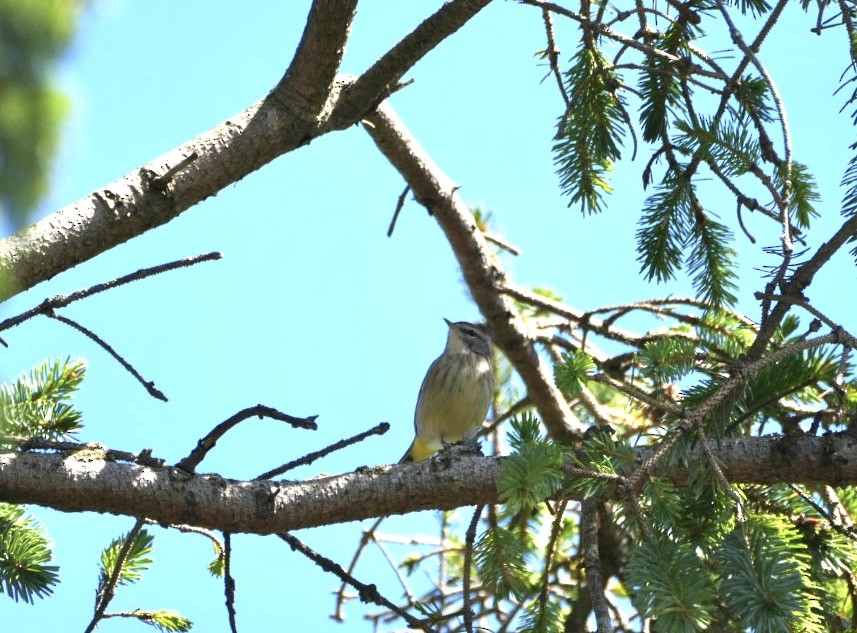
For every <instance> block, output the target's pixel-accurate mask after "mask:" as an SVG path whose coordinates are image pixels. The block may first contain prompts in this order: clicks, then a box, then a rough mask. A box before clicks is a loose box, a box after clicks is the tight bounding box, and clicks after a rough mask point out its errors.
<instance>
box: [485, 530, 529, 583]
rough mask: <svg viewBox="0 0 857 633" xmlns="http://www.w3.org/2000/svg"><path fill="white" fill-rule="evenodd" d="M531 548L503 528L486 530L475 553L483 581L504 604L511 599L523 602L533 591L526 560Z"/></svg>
mask: <svg viewBox="0 0 857 633" xmlns="http://www.w3.org/2000/svg"><path fill="white" fill-rule="evenodd" d="M526 553H527V548H526V547H525V545H524V543H522V541H521V539H520V537H519V536H518V535H517V534H514V533H513V532H511V531H510V530H508V529H506V528H503V527H495V528H491V529H489V530H486V531H485V533H484V534H483V535H482V537H481V538H480V539H479V541H478V542H477V543H476V546H475V547H474V550H473V560H474V562H475V563H476V568H477V570H478V571H479V578H480V579H481V580H482V582H483V583H484V584H485V585H486V586H488V587H489V588H490V589H491V590H492V591H493V592H494V593H495V594H496V595H497V597H498V598H500V599H501V600H505V599H507V598H508V597H509V596H510V595H513V596H515V598H516V599H518V600H520V599H521V598H523V597H524V596H525V595H527V593H528V592H529V591H530V589H531V588H530V586H529V582H528V581H529V575H528V571H527V565H526V562H525V560H524V557H525V555H526Z"/></svg>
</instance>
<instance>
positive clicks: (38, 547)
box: [0, 503, 59, 604]
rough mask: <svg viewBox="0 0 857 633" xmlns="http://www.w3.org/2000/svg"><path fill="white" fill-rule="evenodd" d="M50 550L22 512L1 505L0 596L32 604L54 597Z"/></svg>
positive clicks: (55, 577)
mask: <svg viewBox="0 0 857 633" xmlns="http://www.w3.org/2000/svg"><path fill="white" fill-rule="evenodd" d="M50 560H51V550H50V548H49V546H48V540H47V538H46V537H45V534H44V531H43V530H42V528H41V527H40V526H39V525H38V524H37V523H36V522H35V520H34V519H32V518H30V517H27V516H25V515H24V508H23V507H21V506H15V505H11V504H8V503H0V593H5V594H6V595H7V596H9V597H10V598H12V599H14V600H16V601H18V600H23V601H24V602H29V603H31V604H32V602H33V599H34V598H45V597H47V596H49V595H50V594H51V593H53V586H54V585H56V584H57V583H58V582H59V577H58V575H57V570H58V569H59V568H58V567H56V566H54V565H48V564H47V563H48V562H49V561H50Z"/></svg>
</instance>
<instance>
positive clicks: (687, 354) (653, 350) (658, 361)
mask: <svg viewBox="0 0 857 633" xmlns="http://www.w3.org/2000/svg"><path fill="white" fill-rule="evenodd" d="M640 361H641V362H642V364H643V372H644V374H645V376H646V377H647V378H650V379H651V380H652V381H654V382H656V383H665V382H671V381H674V380H679V379H680V378H683V377H684V376H686V375H687V374H688V373H690V372H691V371H692V370H693V369H694V367H695V365H696V341H694V340H692V339H689V338H684V337H678V336H675V337H665V338H659V339H655V340H654V341H649V342H648V343H646V344H645V345H644V347H643V351H642V353H641V354H640Z"/></svg>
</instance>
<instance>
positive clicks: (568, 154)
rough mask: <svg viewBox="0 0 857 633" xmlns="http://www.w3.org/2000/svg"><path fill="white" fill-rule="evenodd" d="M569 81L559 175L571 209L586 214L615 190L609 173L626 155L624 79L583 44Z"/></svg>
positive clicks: (558, 158) (560, 136)
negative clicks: (623, 153)
mask: <svg viewBox="0 0 857 633" xmlns="http://www.w3.org/2000/svg"><path fill="white" fill-rule="evenodd" d="M565 83H566V86H567V89H568V93H569V94H570V95H571V100H572V105H571V107H569V109H568V111H567V112H566V113H565V114H564V115H563V117H562V119H561V120H560V124H559V130H558V133H557V140H556V143H555V145H554V155H555V157H556V158H555V161H556V165H557V172H558V173H559V176H560V185H561V186H562V189H563V192H564V193H565V194H566V195H568V197H569V206H571V205H575V204H580V208H581V210H582V211H584V212H585V213H595V212H597V211H601V209H602V204H603V196H604V194H606V193H609V192H610V191H611V187H610V184H609V183H608V181H607V174H608V173H609V172H610V171H611V170H612V168H613V163H614V162H615V161H616V160H618V159H619V157H620V156H621V149H620V148H621V146H622V137H623V136H624V134H625V117H626V115H625V113H624V107H625V104H624V100H623V97H622V96H621V93H620V92H619V91H618V88H619V83H620V81H619V78H618V77H617V75H616V74H615V72H613V70H612V69H611V64H610V63H609V62H608V61H607V60H606V59H605V58H604V57H602V56H601V54H600V53H599V52H597V51H594V50H593V49H591V48H588V47H586V46H584V45H582V46H580V48H578V50H577V53H576V54H575V56H574V59H573V60H572V64H571V66H570V67H569V69H568V71H567V72H566V74H565Z"/></svg>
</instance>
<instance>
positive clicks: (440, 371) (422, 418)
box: [400, 319, 494, 463]
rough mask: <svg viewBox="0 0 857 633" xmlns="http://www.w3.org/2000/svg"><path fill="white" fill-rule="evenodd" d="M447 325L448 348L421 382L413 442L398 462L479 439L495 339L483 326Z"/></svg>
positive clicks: (489, 389) (489, 395)
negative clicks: (492, 339) (462, 441)
mask: <svg viewBox="0 0 857 633" xmlns="http://www.w3.org/2000/svg"><path fill="white" fill-rule="evenodd" d="M444 321H446V324H447V325H448V326H449V334H448V336H447V339H446V348H445V349H444V350H443V354H441V355H440V356H438V357H437V359H436V360H435V361H434V362H433V363H432V364H431V366H430V367H429V369H428V372H426V377H425V378H423V384H422V386H421V387H420V393H419V396H418V397H417V408H416V411H415V412H414V435H415V437H414V441H413V443H411V447H410V448H409V449H408V451H407V452H406V453H405V455H404V457H402V459H401V461H400V463H402V462H414V461H417V462H418V461H421V460H423V459H428V458H429V457H431V456H432V455H434V454H435V453H436V452H437V451H439V450H440V449H441V448H442V447H443V446H444V445H445V444H454V443H456V442H460V441H461V440H464V439H471V438H473V437H475V435H476V432H477V431H478V430H479V429H480V428H481V427H482V422H484V421H485V416H486V415H488V407H490V406H491V401H492V399H493V397H494V370H493V367H492V362H491V337H489V336H488V333H487V332H486V331H485V328H484V327H483V326H481V325H477V324H474V323H467V322H465V321H459V322H457V323H453V322H451V321H449V320H447V319H444Z"/></svg>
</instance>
